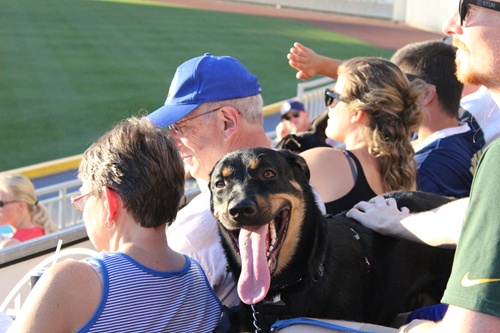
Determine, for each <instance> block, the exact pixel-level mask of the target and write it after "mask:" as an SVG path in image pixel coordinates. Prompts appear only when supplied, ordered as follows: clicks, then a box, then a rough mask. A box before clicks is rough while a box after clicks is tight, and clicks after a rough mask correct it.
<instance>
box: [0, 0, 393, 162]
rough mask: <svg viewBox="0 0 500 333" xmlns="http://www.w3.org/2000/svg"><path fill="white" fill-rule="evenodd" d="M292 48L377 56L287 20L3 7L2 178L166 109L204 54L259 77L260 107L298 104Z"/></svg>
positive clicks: (122, 6) (49, 5)
mask: <svg viewBox="0 0 500 333" xmlns="http://www.w3.org/2000/svg"><path fill="white" fill-rule="evenodd" d="M294 41H300V42H302V43H304V44H305V45H308V46H310V47H312V48H313V49H315V50H317V51H318V52H319V53H323V54H328V55H331V56H334V57H338V58H341V59H345V58H349V57H353V56H359V55H371V56H382V57H386V58H387V57H390V55H391V52H390V51H387V50H382V49H379V48H376V47H373V46H370V45H368V44H366V43H363V42H361V41H358V40H354V39H351V38H348V37H346V36H343V35H339V34H335V33H332V32H329V31H325V30H321V29H319V28H316V27H313V26H311V25H307V24H302V23H298V22H295V21H290V20H284V19H271V18H264V17H255V16H248V15H239V14H228V13H218V12H211V11H201V10H195V9H188V8H183V7H179V6H167V5H160V4H156V5H153V4H151V3H147V2H142V3H141V2H140V1H139V2H138V3H132V2H131V3H125V2H123V3H122V2H118V1H110V2H106V1H91V0H2V2H1V5H0V114H1V120H0V152H1V158H0V171H5V170H9V169H13V168H18V167H22V166H27V165H31V164H35V163H40V162H45V161H50V160H53V159H58V158H63V157H67V156H71V155H75V154H79V153H82V152H83V151H84V150H85V148H86V147H88V145H89V144H90V143H91V142H92V141H93V140H94V139H96V138H97V137H98V136H99V135H101V134H102V133H104V132H105V131H107V130H108V129H109V128H110V127H111V126H112V125H113V124H114V123H116V122H117V121H118V120H120V119H123V118H125V117H128V116H131V115H138V114H139V112H140V110H146V111H153V110H155V109H156V108H158V107H159V106H161V105H162V104H163V103H164V100H165V97H166V93H167V90H168V85H169V82H170V81H171V79H172V77H173V75H174V72H175V69H176V68H177V66H178V65H179V64H181V63H182V62H184V61H185V60H187V59H189V58H193V57H196V56H199V55H202V54H203V53H205V52H210V53H212V54H216V55H231V56H234V57H236V58H238V59H239V60H240V61H241V62H242V63H243V64H244V65H245V66H246V67H247V68H248V69H249V70H250V71H251V72H252V73H254V74H255V75H257V76H258V77H259V80H260V83H261V84H262V87H263V93H262V94H263V97H264V101H265V104H271V103H274V102H277V101H280V100H283V99H286V98H289V97H291V96H293V95H295V92H296V86H297V83H298V81H297V80H296V79H295V71H294V70H293V69H292V68H290V67H289V66H288V62H287V60H286V54H287V53H288V50H289V49H290V47H291V46H292V44H293V42H294Z"/></svg>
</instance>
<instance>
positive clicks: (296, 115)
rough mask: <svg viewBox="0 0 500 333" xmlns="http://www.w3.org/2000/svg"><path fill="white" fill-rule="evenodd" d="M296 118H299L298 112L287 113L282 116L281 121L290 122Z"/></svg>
mask: <svg viewBox="0 0 500 333" xmlns="http://www.w3.org/2000/svg"><path fill="white" fill-rule="evenodd" d="M298 117H300V112H288V113H287V114H284V115H283V116H282V117H281V119H285V120H290V119H292V118H298Z"/></svg>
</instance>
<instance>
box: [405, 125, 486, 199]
mask: <svg viewBox="0 0 500 333" xmlns="http://www.w3.org/2000/svg"><path fill="white" fill-rule="evenodd" d="M483 146H484V136H483V132H482V131H481V130H480V129H474V128H472V127H471V128H470V129H469V130H468V131H467V132H464V133H459V134H455V135H451V136H447V137H444V138H438V139H436V140H434V141H433V142H431V143H429V144H428V145H427V146H425V147H423V148H422V149H420V150H418V151H417V152H416V153H415V160H416V162H417V189H418V190H420V191H425V192H432V193H436V194H440V195H445V196H451V197H455V198H463V197H467V196H469V192H470V187H471V184H472V178H473V176H474V173H475V170H476V167H477V163H478V161H479V158H480V157H481V154H482V149H483Z"/></svg>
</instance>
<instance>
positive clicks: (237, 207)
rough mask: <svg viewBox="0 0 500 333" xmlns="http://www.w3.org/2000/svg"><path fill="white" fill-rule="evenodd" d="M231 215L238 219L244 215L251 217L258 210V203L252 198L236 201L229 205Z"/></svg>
mask: <svg viewBox="0 0 500 333" xmlns="http://www.w3.org/2000/svg"><path fill="white" fill-rule="evenodd" d="M228 211H229V215H230V216H231V217H232V218H233V219H235V220H237V219H240V218H244V217H251V216H253V215H255V213H256V212H257V205H256V204H255V202H254V201H252V200H250V199H245V200H240V201H237V202H234V203H232V204H230V205H229V207H228Z"/></svg>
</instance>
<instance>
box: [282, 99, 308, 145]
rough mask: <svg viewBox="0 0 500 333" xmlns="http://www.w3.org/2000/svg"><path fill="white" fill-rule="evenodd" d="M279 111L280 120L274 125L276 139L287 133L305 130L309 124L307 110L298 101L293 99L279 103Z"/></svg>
mask: <svg viewBox="0 0 500 333" xmlns="http://www.w3.org/2000/svg"><path fill="white" fill-rule="evenodd" d="M280 113H281V122H280V123H279V124H278V125H277V126H276V141H279V140H281V139H282V138H283V137H284V136H285V135H287V134H296V133H302V132H306V131H307V130H308V129H309V127H310V126H311V121H310V120H309V112H308V111H306V110H305V107H304V104H302V103H301V102H299V101H296V100H293V99H291V100H288V101H286V102H285V103H283V105H281V109H280Z"/></svg>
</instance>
